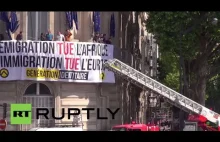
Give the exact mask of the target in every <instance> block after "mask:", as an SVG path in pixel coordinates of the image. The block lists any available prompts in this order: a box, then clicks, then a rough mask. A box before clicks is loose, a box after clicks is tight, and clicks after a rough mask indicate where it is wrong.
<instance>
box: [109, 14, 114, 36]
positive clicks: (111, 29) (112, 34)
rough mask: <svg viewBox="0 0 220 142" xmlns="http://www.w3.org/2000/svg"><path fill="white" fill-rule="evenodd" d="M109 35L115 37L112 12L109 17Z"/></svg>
mask: <svg viewBox="0 0 220 142" xmlns="http://www.w3.org/2000/svg"><path fill="white" fill-rule="evenodd" d="M110 36H111V37H115V16H114V13H112V15H111V19H110Z"/></svg>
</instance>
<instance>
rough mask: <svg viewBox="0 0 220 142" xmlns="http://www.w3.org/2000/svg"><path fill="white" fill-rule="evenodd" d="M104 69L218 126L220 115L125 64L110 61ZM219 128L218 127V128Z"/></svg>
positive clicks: (115, 60)
mask: <svg viewBox="0 0 220 142" xmlns="http://www.w3.org/2000/svg"><path fill="white" fill-rule="evenodd" d="M105 67H106V68H108V69H109V70H111V71H113V72H114V73H115V74H117V75H119V76H122V77H124V78H125V79H126V80H128V81H130V82H131V83H133V84H135V85H137V86H139V87H141V88H143V89H146V88H148V89H151V90H152V91H154V92H156V93H158V94H159V95H162V96H163V97H164V98H165V99H166V101H167V102H169V103H170V104H172V105H174V106H176V107H178V108H180V109H182V110H184V111H186V112H189V113H190V112H193V113H196V114H199V115H203V116H204V117H206V118H207V119H208V120H209V121H211V122H213V123H215V124H218V126H220V124H219V122H220V115H219V114H217V113H215V112H214V111H212V110H210V109H208V108H206V107H204V106H202V105H200V104H198V103H196V102H195V101H193V100H191V99H189V98H187V97H185V96H183V95H181V94H180V93H178V92H176V91H174V90H172V89H170V88H169V87H166V86H165V85H163V84H161V83H159V82H157V81H156V80H154V79H152V78H150V77H148V76H147V75H145V74H143V73H141V72H139V71H137V70H135V69H134V68H132V67H130V66H128V65H126V64H125V63H123V62H121V61H119V60H117V59H112V60H108V61H107V62H106V63H105ZM219 128H220V127H219Z"/></svg>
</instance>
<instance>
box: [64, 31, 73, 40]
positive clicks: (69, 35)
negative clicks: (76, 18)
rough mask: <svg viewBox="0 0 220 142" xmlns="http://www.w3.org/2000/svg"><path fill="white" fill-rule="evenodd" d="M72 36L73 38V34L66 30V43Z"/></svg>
mask: <svg viewBox="0 0 220 142" xmlns="http://www.w3.org/2000/svg"><path fill="white" fill-rule="evenodd" d="M71 36H72V33H71V32H70V30H66V33H65V41H70V37H71Z"/></svg>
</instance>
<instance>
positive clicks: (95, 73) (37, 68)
mask: <svg viewBox="0 0 220 142" xmlns="http://www.w3.org/2000/svg"><path fill="white" fill-rule="evenodd" d="M113 51H114V47H113V45H108V44H100V43H90V42H62V41H1V42H0V80H41V81H66V82H97V83H98V82H107V83H114V82H115V77H114V73H113V72H111V71H108V70H107V69H105V68H104V63H105V62H106V61H107V60H108V59H112V58H113Z"/></svg>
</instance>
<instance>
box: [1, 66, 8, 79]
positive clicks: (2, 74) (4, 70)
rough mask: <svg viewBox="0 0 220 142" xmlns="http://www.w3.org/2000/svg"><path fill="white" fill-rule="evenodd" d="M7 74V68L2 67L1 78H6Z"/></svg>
mask: <svg viewBox="0 0 220 142" xmlns="http://www.w3.org/2000/svg"><path fill="white" fill-rule="evenodd" d="M8 75H9V71H8V70H7V69H5V68H3V69H1V70H0V76H1V77H2V78H7V77H8Z"/></svg>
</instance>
